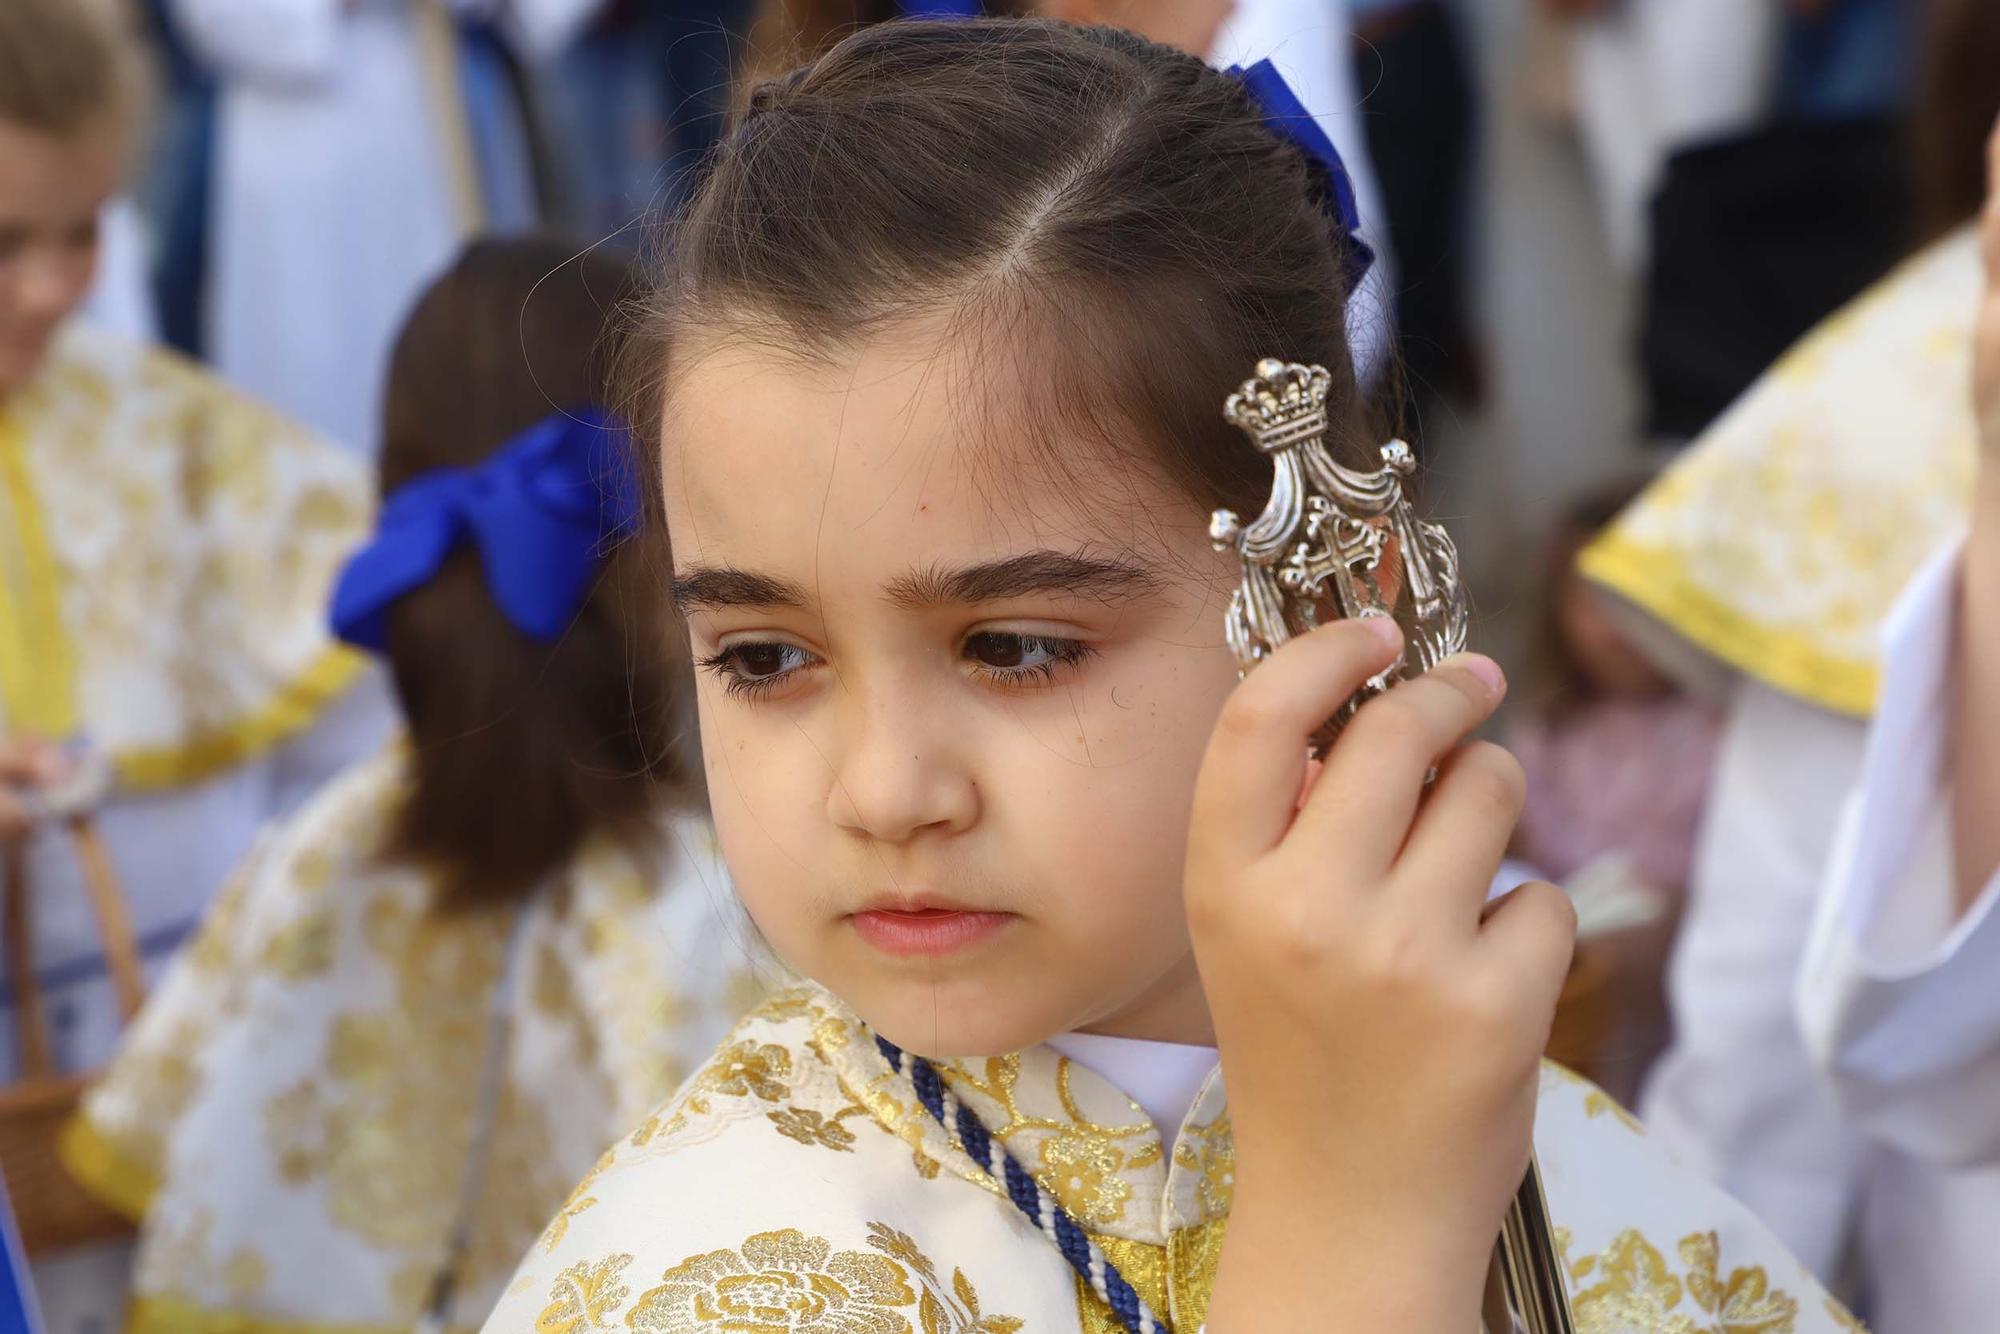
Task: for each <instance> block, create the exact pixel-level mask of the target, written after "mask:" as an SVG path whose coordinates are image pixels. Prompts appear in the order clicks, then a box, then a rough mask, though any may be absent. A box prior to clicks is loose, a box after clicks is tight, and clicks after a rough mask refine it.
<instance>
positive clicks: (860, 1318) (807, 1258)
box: [625, 1228, 917, 1334]
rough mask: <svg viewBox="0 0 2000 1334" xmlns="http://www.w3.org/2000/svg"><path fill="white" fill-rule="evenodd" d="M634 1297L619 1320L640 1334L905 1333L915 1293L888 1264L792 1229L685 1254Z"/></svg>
mask: <svg viewBox="0 0 2000 1334" xmlns="http://www.w3.org/2000/svg"><path fill="white" fill-rule="evenodd" d="M660 1277H661V1280H662V1281H661V1283H660V1285H659V1286H658V1287H656V1288H651V1289H649V1290H647V1291H646V1292H644V1293H642V1294H640V1297H639V1302H638V1305H637V1306H635V1307H634V1308H633V1309H632V1312H631V1314H630V1315H628V1316H627V1317H626V1318H625V1323H626V1324H627V1325H628V1326H630V1327H631V1328H632V1329H634V1330H638V1331H645V1332H646V1334H696V1332H697V1331H701V1330H713V1329H717V1328H723V1329H740V1330H743V1331H746V1334H750V1332H753V1331H754V1334H790V1332H792V1331H797V1334H808V1332H810V1334H822V1332H823V1334H910V1331H911V1324H910V1320H909V1317H908V1316H907V1315H905V1314H903V1312H904V1310H906V1309H907V1308H909V1307H912V1306H915V1305H916V1302H917V1294H916V1293H915V1292H913V1291H912V1290H911V1288H910V1282H909V1274H908V1272H907V1271H906V1270H904V1268H903V1267H902V1266H901V1265H899V1264H897V1263H896V1262H895V1261H894V1260H891V1259H888V1258H886V1257H884V1256H880V1255H869V1254H866V1253H865V1252H862V1251H836V1250H834V1249H833V1247H832V1245H831V1244H830V1243H829V1242H827V1241H826V1240H825V1239H823V1238H820V1237H808V1236H806V1235H805V1234H804V1233H803V1232H800V1231H799V1230H798V1229H796V1228H786V1229H784V1230H783V1231H780V1232H760V1233H758V1234H756V1235H755V1236H752V1237H749V1238H746V1239H745V1240H744V1242H743V1244H742V1246H741V1247H739V1248H738V1249H737V1250H733V1251H727V1250H724V1251H709V1252H708V1253H707V1254H705V1255H694V1256H689V1257H688V1258H687V1259H685V1260H683V1261H681V1262H680V1263H679V1264H677V1265H675V1266H674V1267H673V1268H671V1269H669V1270H667V1271H666V1272H665V1273H664V1274H662V1275H661V1276H660Z"/></svg>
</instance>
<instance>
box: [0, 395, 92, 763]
mask: <svg viewBox="0 0 2000 1334" xmlns="http://www.w3.org/2000/svg"><path fill="white" fill-rule="evenodd" d="M0 489H4V491H5V495H6V508H7V511H8V514H9V515H10V516H11V517H12V520H13V522H12V523H11V524H10V525H9V530H10V532H11V535H12V542H11V547H12V550H11V551H8V550H0V699H4V701H5V707H6V720H5V721H6V726H7V728H8V729H9V730H11V731H21V732H27V733H30V734H32V735H35V736H39V737H45V738H48V739H50V740H58V741H59V740H62V739H64V738H67V737H68V736H70V735H71V734H72V733H74V732H75V731H76V650H75V648H74V647H73V646H72V645H71V643H70V640H69V630H68V629H67V627H65V626H64V625H63V619H62V574H61V571H60V569H59V567H58V566H57V564H56V558H55V554H54V552H53V551H51V550H50V548H49V539H48V529H47V526H46V525H45V524H44V523H43V521H42V507H41V501H40V500H39V499H37V498H36V496H35V486H34V479H33V478H32V477H30V476H29V474H28V456H27V437H26V433H25V432H24V431H23V430H22V429H21V426H20V424H19V423H18V422H16V421H14V420H13V419H12V418H11V417H9V416H8V415H7V414H6V413H5V412H0ZM0 540H4V539H0ZM10 555H18V556H19V559H20V569H19V571H18V575H19V584H18V593H19V596H16V593H17V585H16V581H15V579H14V578H12V577H10V576H11V575H12V574H14V573H15V572H14V571H11V570H8V569H7V567H8V566H10V565H12V564H13V561H12V560H10V559H9V556H10Z"/></svg>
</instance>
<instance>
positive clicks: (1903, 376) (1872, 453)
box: [1579, 228, 1979, 717]
mask: <svg viewBox="0 0 2000 1334" xmlns="http://www.w3.org/2000/svg"><path fill="white" fill-rule="evenodd" d="M1978 266H1979V259H1978V247H1977V238H1976V236H1975V234H1974V233H1973V231H1972V229H1970V228H1967V229H1964V230H1962V231H1960V232H1959V233H1957V234H1956V235H1955V236H1953V237H1950V238H1947V239H1946V240H1943V241H1940V242H1939V243H1938V244H1936V245H1935V246H1933V247H1932V248H1931V249H1929V250H1927V251H1925V252H1924V253H1922V254H1920V255H1919V256H1917V257H1916V258H1914V259H1912V260H1911V261H1910V262H1909V263H1908V264H1907V265H1905V266H1904V267H1903V268H1902V269H1899V270H1898V271H1897V272H1896V273H1894V274H1892V275H1891V276H1890V277H1888V278H1887V279H1885V280H1884V281H1883V282H1882V283H1881V284H1879V285H1878V286H1877V287H1876V288H1875V289H1873V291H1872V292H1871V293H1870V294H1869V295H1867V296H1865V297H1863V298H1861V299H1860V300H1859V301H1858V302H1856V303H1854V304H1853V305H1850V306H1849V307H1848V308H1847V309H1846V310H1845V311H1843V312H1841V313H1840V314H1837V315H1835V316H1834V317H1833V318H1832V319H1831V320H1829V321H1828V322H1827V323H1825V324H1823V325H1822V326H1821V327H1820V329H1819V330H1818V331H1817V332H1815V333H1814V334H1813V335H1811V336H1810V337H1809V338H1808V339H1807V340H1806V341H1805V342H1804V343H1803V344H1801V345H1800V346H1799V348H1798V349H1797V350H1796V351H1795V352H1794V353H1792V354H1791V355H1790V356H1788V357H1787V358H1785V359H1784V360H1783V361H1782V362H1780V363H1779V365H1778V367H1777V368H1775V369H1774V371H1773V372H1772V373H1771V374H1769V375H1767V376H1765V377H1764V379H1763V380H1761V381H1760V382H1759V383H1758V384H1756V385H1754V386H1753V387H1752V388H1751V389H1750V391H1749V392H1748V393H1747V394H1745V395H1744V397H1743V399H1742V400H1741V401H1740V402H1739V403H1738V404H1737V405H1736V406H1735V407H1734V408H1732V409H1731V411H1730V412H1729V414H1728V415H1727V416H1726V417H1725V418H1724V419H1722V420H1721V421H1719V422H1718V423H1717V424H1716V425H1715V427H1713V428H1712V429H1711V430H1710V431H1709V432H1708V433H1707V434H1706V435H1705V436H1704V437H1703V439H1702V440H1701V442H1700V443H1699V445H1698V446H1697V447H1695V448H1693V449H1690V450H1687V451H1685V452H1684V453H1683V454H1682V455H1681V456H1680V458H1679V459H1678V460H1677V461H1676V462H1675V464H1674V465H1673V467H1672V468H1670V469H1669V470H1668V472H1667V473H1666V474H1665V476H1664V477H1663V478H1662V479H1661V480H1660V481H1659V482H1657V483H1655V485H1654V486H1653V487H1651V488H1649V489H1648V491H1647V492H1646V493H1645V494H1644V495H1642V496H1641V497H1640V498H1639V500H1638V501H1637V502H1636V503H1635V504H1633V505H1632V506H1630V507H1629V508H1628V509H1627V510H1626V511H1625V512H1624V513H1623V514H1621V515H1620V516H1619V518H1618V519H1617V521H1616V522H1615V523H1614V524H1613V525H1612V527H1611V528H1610V529H1609V530H1607V531H1606V532H1605V533H1604V534H1602V535H1600V537H1599V538H1598V539H1597V540H1596V541H1595V542H1594V543H1593V544H1592V545H1591V546H1590V547H1589V548H1587V549H1586V550H1585V551H1584V552H1583V554H1582V556H1581V557H1580V560H1579V568H1580V569H1581V570H1582V572H1583V573H1584V574H1585V576H1586V577H1588V578H1590V579H1592V580H1594V581H1596V582H1598V583H1601V584H1604V585H1606V586H1607V587H1609V588H1610V589H1611V590H1612V591H1614V592H1616V593H1618V594H1619V595H1620V596H1621V597H1623V598H1624V599H1625V600H1627V601H1630V602H1633V603H1635V604H1637V605H1638V606H1639V607H1640V608H1641V609H1643V610H1645V611H1647V612H1649V613H1650V614H1652V615H1653V616H1655V617H1657V618H1659V619H1660V620H1662V621H1664V622H1665V623H1666V624H1667V625H1668V626H1669V627H1670V628H1671V629H1673V630H1674V631H1675V632H1676V633H1677V634H1679V635H1680V636H1681V637H1682V638H1684V639H1687V640H1689V641H1691V642H1693V643H1694V644H1696V645H1698V646H1700V647H1702V648H1704V649H1706V650H1707V651H1708V652H1709V653H1710V654H1712V655H1714V656H1716V657H1718V658H1720V659H1722V660H1723V661H1724V662H1725V663H1728V664H1729V665H1731V666H1732V667H1734V668H1737V669H1738V670H1741V671H1743V672H1745V673H1747V674H1749V675H1751V676H1753V677H1755V678H1758V679H1760V680H1762V681H1763V682H1764V683H1765V684H1767V685H1770V686H1771V687H1773V688H1774V689H1777V690H1780V691H1783V692H1785V693H1787V694H1791V695H1794V696H1797V697H1798V698H1800V699H1803V700H1806V701H1808V702H1811V703H1815V704H1818V705H1821V706H1823V707H1826V708H1830V709H1834V710H1836V711H1838V712H1841V713H1846V714H1850V715H1853V716H1856V717H1866V716H1867V715H1868V713H1869V712H1870V711H1871V710H1872V708H1873V704H1874V697H1875V694H1876V688H1877V685H1878V684H1879V682H1878V675H1879V674H1878V670H1877V667H1878V657H1879V653H1878V648H1877V644H1876V642H1875V641H1876V637H1877V629H1878V627H1879V625H1880V623H1881V617H1882V613H1883V611H1884V609H1886V608H1887V607H1889V606H1891V605H1893V603H1894V602H1895V595H1896V592H1897V591H1898V590H1899V589H1901V588H1902V586H1903V585H1904V584H1905V583H1906V582H1907V581H1908V579H1909V578H1910V576H1911V575H1912V574H1913V573H1915V571H1916V569H1917V568H1918V566H1919V565H1920V564H1921V563H1922V561H1923V559H1924V557H1925V556H1926V555H1928V554H1929V552H1930V551H1931V548H1932V546H1933V544H1934V541H1935V535H1936V534H1939V533H1943V532H1946V531H1949V530H1950V529H1951V527H1952V526H1953V525H1954V524H1957V523H1962V522H1963V520H1964V516H1965V513H1966V511H1967V508H1968V503H1969V497H1970V495H1971V488H1972V477H1973V463H1974V460H1975V457H1976V449H1975V438H1976V430H1975V425H1974V423H1973V420H1972V414H1971V412H1970V411H1969V408H1970V400H1968V399H1967V398H1966V397H1965V394H1964V393H1963V390H1962V386H1963V384H1964V380H1965V376H1966V374H1967V370H1966V367H1967V366H1968V364H1969V362H1970V359H1971V347H1972V336H1971V335H1972V329H1971V315H1972V308H1971V305H1970V303H1968V302H1966V301H1965V300H1964V299H1963V293H1964V292H1966V291H1968V290H1970V289H1971V287H1972V285H1974V284H1976V283H1977V282H1978V281H1979V279H1978V273H1979V267H1978ZM1889 435H1893V436H1894V437H1895V438H1897V439H1899V440H1903V441H1905V442H1906V446H1905V447H1904V448H1902V449H1900V450H1897V451H1895V452H1894V453H1893V454H1885V453H1884V452H1883V451H1882V450H1881V448H1880V447H1879V442H1880V441H1881V440H1882V439H1884V438H1885V437H1887V436H1889Z"/></svg>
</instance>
